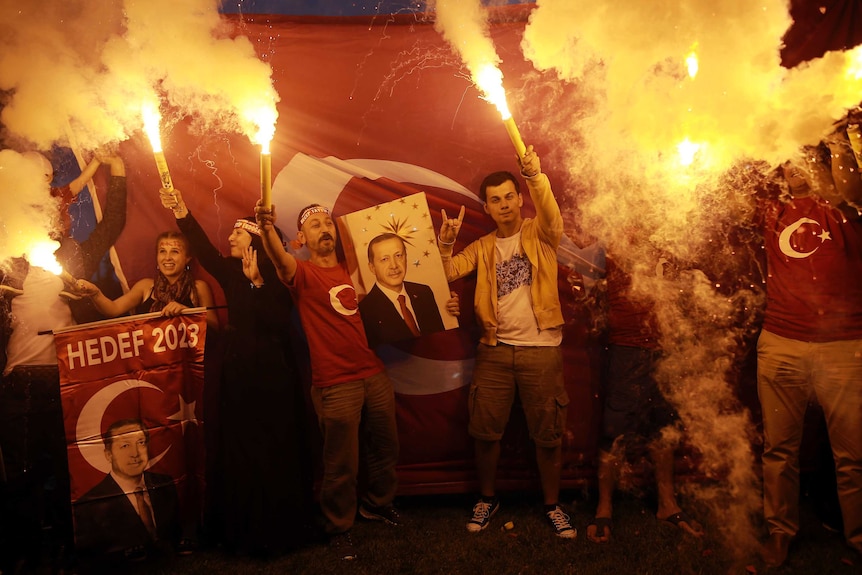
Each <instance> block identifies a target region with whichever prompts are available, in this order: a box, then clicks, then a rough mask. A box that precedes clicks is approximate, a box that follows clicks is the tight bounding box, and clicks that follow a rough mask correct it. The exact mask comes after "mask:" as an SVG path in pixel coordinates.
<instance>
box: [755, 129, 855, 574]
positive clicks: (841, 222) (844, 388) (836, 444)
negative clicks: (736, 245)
mask: <svg viewBox="0 0 862 575" xmlns="http://www.w3.org/2000/svg"><path fill="white" fill-rule="evenodd" d="M849 148H850V147H849V145H848V144H847V141H846V140H837V141H835V142H833V143H832V144H830V149H831V164H832V165H831V170H830V169H829V166H828V162H825V161H824V162H821V161H820V160H819V158H818V157H817V155H816V150H809V154H808V157H807V158H805V159H804V160H798V161H792V162H787V163H786V164H784V165H783V166H782V167H781V170H780V174H779V180H780V182H779V185H781V186H782V187H783V188H786V191H787V192H789V197H790V199H789V201H783V202H779V201H775V202H773V203H771V204H770V205H768V207H767V209H766V210H765V211H764V212H763V217H762V222H761V223H762V226H763V237H764V244H765V249H766V263H767V278H766V296H767V301H766V311H765V316H764V322H763V330H762V332H761V334H760V337H759V339H758V342H757V389H758V395H759V398H760V403H761V406H762V408H763V431H764V449H763V501H764V514H765V519H766V524H767V527H768V529H769V539H768V540H767V542H766V544H765V545H764V546H763V548H762V551H761V552H762V555H763V558H764V560H765V561H766V563H767V564H768V565H770V566H779V565H781V564H783V563H784V561H785V560H786V559H787V553H788V549H789V545H790V541H791V539H792V538H793V537H795V536H796V534H797V532H798V530H799V446H800V443H801V440H802V431H803V418H804V416H805V410H806V407H807V405H808V403H809V401H811V400H816V401H817V402H818V403H819V404H820V406H821V407H822V408H823V413H824V415H825V417H826V424H827V428H828V431H829V439H830V442H831V444H832V454H833V457H834V459H835V470H836V477H837V483H838V497H839V501H840V504H841V512H842V515H843V519H844V535H845V538H846V540H847V542H848V544H849V545H850V546H851V547H853V548H854V549H856V550H857V551H858V552H860V553H862V282H860V278H862V221H860V212H859V210H858V209H857V208H856V207H855V205H854V204H853V203H852V201H851V202H850V203H848V202H846V201H843V200H844V199H851V200H852V198H858V197H859V195H858V194H859V191H860V189H862V181H860V179H859V175H858V167H857V166H856V162H855V160H854V159H853V158H852V156H851V155H850V154H849ZM850 167H852V170H851V169H849V168H850ZM836 191H837V192H838V193H839V194H840V197H839V196H836V195H835V192H836ZM827 197H828V198H830V199H831V200H832V202H830V201H827V200H826V199H824V198H827Z"/></svg>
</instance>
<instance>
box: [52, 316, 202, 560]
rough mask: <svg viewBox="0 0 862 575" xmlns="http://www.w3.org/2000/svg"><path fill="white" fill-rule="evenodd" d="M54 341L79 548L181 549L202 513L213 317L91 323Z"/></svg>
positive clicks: (60, 334)
mask: <svg viewBox="0 0 862 575" xmlns="http://www.w3.org/2000/svg"><path fill="white" fill-rule="evenodd" d="M54 341H55V344H56V347H57V360H58V365H59V371H60V394H61V400H62V404H63V419H64V425H65V430H66V442H67V446H68V456H69V475H70V480H71V497H72V504H73V508H74V517H75V536H76V541H77V542H78V546H79V547H80V548H81V549H82V550H84V551H87V550H89V551H98V552H107V551H122V550H125V549H129V548H134V547H139V546H146V545H148V544H149V543H153V542H155V541H164V540H174V542H175V540H176V539H178V537H179V534H180V530H181V529H187V528H188V526H189V525H194V524H195V522H196V518H198V517H199V516H200V511H201V499H202V493H203V487H204V480H203V470H204V466H203V463H204V447H203V446H204V443H203V412H202V403H203V402H202V397H203V382H204V364H203V359H204V345H205V342H206V316H205V311H203V310H196V311H195V312H193V313H190V314H187V315H182V316H178V317H172V318H168V317H162V316H161V315H159V314H145V315H139V316H133V317H131V318H122V319H117V320H108V321H104V322H96V323H91V324H84V325H80V326H76V327H74V328H69V329H66V330H61V331H58V332H56V333H55V334H54ZM136 492H138V493H136Z"/></svg>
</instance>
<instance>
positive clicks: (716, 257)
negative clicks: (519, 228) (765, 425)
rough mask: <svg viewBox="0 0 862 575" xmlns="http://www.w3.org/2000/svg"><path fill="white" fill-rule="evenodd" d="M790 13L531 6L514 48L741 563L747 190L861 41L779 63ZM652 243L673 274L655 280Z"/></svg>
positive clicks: (751, 270)
mask: <svg viewBox="0 0 862 575" xmlns="http://www.w3.org/2000/svg"><path fill="white" fill-rule="evenodd" d="M464 4H467V6H462V5H461V4H458V5H457V6H456V5H454V3H452V6H449V5H448V3H443V2H440V1H439V0H438V2H436V7H437V27H438V29H439V30H440V31H441V33H442V34H443V35H444V36H445V37H446V39H447V40H449V42H450V43H452V44H453V46H455V47H456V49H457V50H458V52H459V53H461V54H462V57H463V58H464V61H465V63H466V62H468V61H469V58H470V56H469V54H471V53H472V50H473V46H474V44H475V45H476V46H477V48H476V50H479V51H481V53H484V54H488V53H489V50H488V49H487V48H486V47H485V46H486V44H487V43H488V40H487V31H486V29H485V28H484V27H483V24H482V23H481V22H479V23H477V22H475V20H476V19H477V18H479V17H484V16H483V12H482V11H481V10H480V12H479V13H478V14H477V12H476V9H477V5H478V2H470V3H464ZM433 5H434V4H432V6H433ZM444 7H447V8H450V9H451V10H452V12H455V13H454V14H447V13H446V12H447V11H444V10H443V8H444ZM791 23H792V20H791V18H790V16H789V13H788V3H787V1H786V0H764V1H763V2H757V3H752V2H748V1H746V0H732V1H727V2H718V3H716V2H714V1H711V0H686V1H682V0H677V1H667V2H642V1H638V0H622V1H620V0H597V1H592V2H578V1H573V0H538V1H537V2H536V8H535V9H534V10H533V12H532V13H531V16H530V19H529V22H528V24H527V26H526V28H525V31H524V35H523V39H522V45H521V47H522V51H523V54H524V56H525V57H526V58H527V59H528V60H529V61H531V62H532V64H533V66H534V68H535V70H536V71H535V72H532V73H529V74H526V75H525V76H524V78H523V81H524V84H525V85H524V86H523V87H520V88H519V90H520V91H521V92H522V93H525V94H530V97H528V98H524V99H523V103H522V105H521V109H520V113H521V115H522V116H521V117H522V119H523V120H524V121H525V123H528V124H529V131H530V132H531V133H541V134H543V135H544V138H543V140H542V141H540V142H537V148H539V149H540V152H541V151H542V150H547V151H545V152H544V159H545V161H546V162H547V161H548V159H550V158H553V160H554V168H555V169H560V168H562V169H563V171H564V172H565V174H566V176H567V177H566V178H565V183H567V184H568V189H566V186H560V185H558V184H557V183H556V182H555V190H556V193H557V196H558V197H561V198H562V197H564V196H571V198H572V199H574V200H576V203H577V209H578V214H579V218H578V222H577V224H578V225H577V227H578V228H579V229H578V230H576V231H577V232H578V234H579V235H580V238H579V239H581V240H583V239H584V238H587V241H590V238H591V239H592V241H598V242H600V243H601V245H603V246H604V247H605V248H606V249H607V250H608V253H609V254H610V255H611V256H613V257H614V259H615V260H616V261H617V263H618V264H619V265H620V266H621V267H622V268H623V269H625V270H627V271H629V272H630V273H631V274H632V275H633V285H632V292H631V293H632V296H633V297H635V298H638V299H641V300H643V301H647V302H650V303H652V304H653V305H654V310H655V314H656V318H657V322H658V324H659V327H660V329H661V331H662V334H663V337H662V346H663V349H664V351H665V354H666V357H665V359H664V360H663V361H662V362H661V365H660V366H659V370H658V371H659V372H658V375H657V377H658V379H659V384H660V385H661V387H662V390H663V391H664V393H665V395H666V396H667V397H668V398H669V400H670V401H671V403H672V404H673V405H674V406H675V407H676V408H677V409H678V411H679V413H680V416H681V418H682V420H683V422H684V425H685V438H686V440H687V441H688V442H690V444H691V445H693V446H694V447H695V449H696V458H697V460H698V469H699V470H700V471H701V472H703V473H704V474H705V475H706V476H707V477H709V478H713V479H715V480H716V481H708V482H705V483H704V484H702V485H692V484H688V485H687V486H686V489H689V490H691V491H692V492H693V494H694V495H696V496H697V497H698V499H699V500H700V501H702V502H705V503H706V504H708V505H709V506H710V508H711V511H712V517H711V518H710V520H709V521H708V523H709V524H710V525H712V526H718V527H719V529H720V530H721V535H722V536H723V538H724V540H725V542H726V543H727V545H728V547H729V548H730V549H733V550H735V552H736V553H738V556H739V558H740V559H742V558H743V557H744V556H745V555H746V554H747V553H749V552H750V551H751V550H752V546H753V545H754V544H756V541H757V537H756V535H757V533H756V532H755V526H754V525H755V523H754V521H753V518H755V517H757V516H758V515H759V514H760V495H759V487H760V486H759V480H758V475H757V473H756V470H755V461H754V455H753V453H752V449H751V446H752V442H753V441H756V439H755V437H756V434H755V430H754V427H753V424H752V422H751V417H750V414H749V413H748V412H747V410H746V409H745V408H744V407H743V406H742V404H741V403H740V401H739V398H738V390H737V389H735V383H737V381H738V376H739V371H740V364H741V362H742V361H744V360H745V357H744V354H745V353H746V352H747V351H749V350H750V345H751V342H752V339H753V335H754V334H755V333H756V331H757V325H758V320H759V311H760V308H761V307H762V305H763V299H764V298H763V286H762V281H763V275H762V272H761V270H760V268H759V265H758V258H757V254H756V253H754V252H756V245H757V241H756V240H757V237H756V232H755V231H754V230H755V228H754V225H753V220H754V217H755V212H754V209H755V208H754V205H753V202H752V201H751V199H752V198H751V196H752V194H753V193H754V191H755V190H756V189H758V187H759V186H761V185H762V184H763V182H764V180H765V178H766V177H767V176H768V174H769V171H770V167H771V166H775V165H776V164H778V163H780V162H782V161H784V160H785V159H787V158H789V157H792V156H796V155H797V153H798V151H799V148H800V147H801V146H803V145H806V144H817V143H818V142H819V141H820V140H821V139H822V138H824V137H827V136H828V135H829V134H830V133H831V132H833V131H834V129H835V126H834V123H835V122H836V120H839V119H840V118H841V117H842V116H843V115H844V114H845V113H846V111H847V110H848V109H849V108H852V107H854V106H856V105H858V104H859V100H860V96H859V94H862V83H860V78H859V74H858V69H859V64H858V61H859V60H860V50H859V49H858V48H857V49H856V50H852V51H848V52H847V53H829V54H826V55H825V56H824V57H822V58H820V59H818V60H815V61H811V62H807V63H805V64H802V65H800V66H797V67H796V68H794V69H791V70H788V69H785V68H782V67H781V65H780V62H781V60H780V50H781V47H782V38H783V36H784V34H785V32H786V30H787V29H788V27H789V26H790V25H791ZM495 55H496V54H494V56H495ZM477 57H479V56H477ZM483 57H484V58H485V59H488V58H489V56H483ZM479 58H481V57H479ZM687 58H688V61H687ZM695 58H696V63H697V67H696V70H695V68H694V67H692V66H690V64H691V62H692V61H693V60H694V59H695ZM496 61H497V60H494V62H496ZM468 66H470V65H469V64H468ZM471 71H472V67H471ZM509 89H510V92H511V93H513V94H515V97H517V96H518V90H515V89H514V87H513V86H511V85H510V86H509ZM528 107H532V108H534V109H528ZM535 108H538V109H535ZM684 143H685V144H688V145H689V146H690V148H689V156H688V157H686V156H684V155H683V154H682V153H681V150H682V148H681V146H680V145H681V144H684ZM560 162H561V163H562V165H560ZM854 169H855V166H854ZM573 203H575V202H573ZM656 252H660V253H663V254H666V255H667V258H668V259H669V261H671V262H673V263H674V265H675V266H676V268H677V270H678V271H677V273H674V274H670V275H664V276H662V277H657V276H656V273H655V265H654V264H652V263H651V262H654V261H655V258H654V255H655V253H656Z"/></svg>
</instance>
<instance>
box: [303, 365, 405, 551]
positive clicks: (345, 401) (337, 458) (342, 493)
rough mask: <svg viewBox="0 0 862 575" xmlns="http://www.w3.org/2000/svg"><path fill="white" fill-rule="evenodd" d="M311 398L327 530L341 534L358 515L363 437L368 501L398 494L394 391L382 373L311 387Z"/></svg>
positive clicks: (385, 501)
mask: <svg viewBox="0 0 862 575" xmlns="http://www.w3.org/2000/svg"><path fill="white" fill-rule="evenodd" d="M311 400H312V402H313V403H314V410H315V412H316V413H317V421H318V425H319V426H320V432H321V434H322V435H323V481H322V483H321V486H320V507H321V509H322V511H323V515H324V517H325V518H326V532H327V533H330V534H334V533H342V532H344V531H347V530H348V529H350V528H351V527H352V526H353V521H354V519H355V518H356V507H357V496H356V487H357V481H356V478H357V475H358V474H359V445H360V441H362V443H363V448H364V453H365V455H366V467H367V470H368V489H367V492H366V494H365V497H364V499H365V500H366V501H367V502H368V504H369V505H372V506H381V505H388V504H390V503H392V500H393V499H394V498H395V490H396V489H397V488H398V477H397V476H396V474H395V464H396V463H397V462H398V430H397V428H396V425H395V392H394V391H393V389H392V382H391V381H390V380H389V377H387V375H386V373H385V372H380V373H378V374H376V375H373V376H371V377H369V378H366V379H360V380H356V381H350V382H347V383H339V384H337V385H333V386H332V387H322V388H321V387H312V388H311Z"/></svg>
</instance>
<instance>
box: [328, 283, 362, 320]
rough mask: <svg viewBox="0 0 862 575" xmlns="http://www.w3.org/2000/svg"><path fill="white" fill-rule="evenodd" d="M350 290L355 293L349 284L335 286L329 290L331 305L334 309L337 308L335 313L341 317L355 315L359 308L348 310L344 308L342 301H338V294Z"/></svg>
mask: <svg viewBox="0 0 862 575" xmlns="http://www.w3.org/2000/svg"><path fill="white" fill-rule="evenodd" d="M346 289H349V290H351V291H353V286H349V285H347V284H341V285H339V286H335V287H334V288H332V289H330V290H329V303H331V304H332V307H333V308H335V311H337V312H338V313H340V314H341V315H353V314H355V313H356V311H357V310H358V309H359V308H356V309H347V308H346V307H344V304H342V303H341V300H340V299H338V294H339V293H341V292H342V291H344V290H346Z"/></svg>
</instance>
